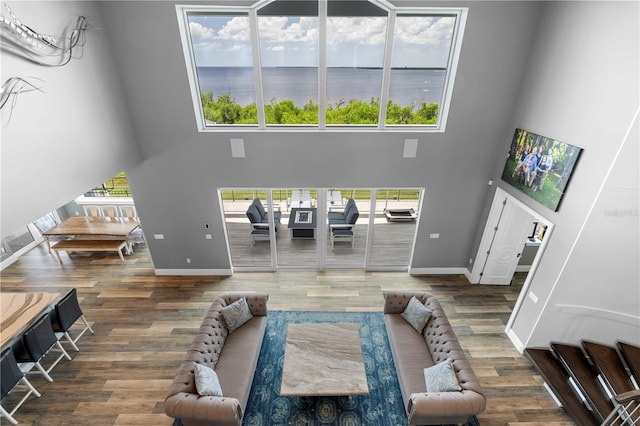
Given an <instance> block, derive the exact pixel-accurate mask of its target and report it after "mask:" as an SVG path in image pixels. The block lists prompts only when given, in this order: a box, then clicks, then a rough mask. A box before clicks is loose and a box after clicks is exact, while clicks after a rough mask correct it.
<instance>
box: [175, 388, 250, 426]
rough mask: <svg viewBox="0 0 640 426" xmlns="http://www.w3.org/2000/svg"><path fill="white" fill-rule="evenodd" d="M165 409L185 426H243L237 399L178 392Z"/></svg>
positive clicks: (240, 408)
mask: <svg viewBox="0 0 640 426" xmlns="http://www.w3.org/2000/svg"><path fill="white" fill-rule="evenodd" d="M164 409H165V412H166V413H167V415H169V416H170V417H173V418H174V419H181V420H182V423H183V424H184V425H185V426H191V425H211V424H215V425H223V426H227V425H229V426H231V425H237V426H240V425H241V424H242V407H241V406H240V402H239V401H238V400H237V399H236V398H226V397H223V396H222V397H221V396H199V395H197V394H193V393H187V392H178V393H176V394H174V395H171V396H169V397H168V398H167V399H166V400H165V402H164Z"/></svg>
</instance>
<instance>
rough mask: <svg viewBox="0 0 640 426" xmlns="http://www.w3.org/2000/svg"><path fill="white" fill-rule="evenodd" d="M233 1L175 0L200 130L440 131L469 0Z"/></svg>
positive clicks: (444, 121)
mask: <svg viewBox="0 0 640 426" xmlns="http://www.w3.org/2000/svg"><path fill="white" fill-rule="evenodd" d="M226 4H227V5H226V6H223V5H212V6H208V5H207V6H180V5H178V6H176V9H177V13H178V22H179V26H180V29H181V36H182V41H183V48H184V52H185V59H186V63H187V72H188V75H189V81H190V84H191V91H192V98H193V104H194V110H195V114H196V121H197V124H198V127H199V129H200V130H201V131H208V130H215V129H221V128H222V129H229V128H238V127H244V128H256V129H271V128H276V129H282V128H296V129H299V128H319V129H331V128H339V129H343V128H356V129H362V128H372V129H380V130H383V129H390V128H391V129H398V128H410V129H411V130H412V131H413V130H427V131H429V130H432V131H444V129H445V125H446V118H447V114H448V109H449V105H450V100H451V94H452V92H453V82H454V78H455V71H456V65H457V60H458V55H459V51H460V47H461V44H462V34H463V32H464V25H465V20H466V13H467V11H466V9H465V8H453V9H452V8H433V7H412V8H406V7H398V6H396V5H394V3H393V2H392V1H390V0H318V1H310V0H260V1H256V2H251V1H248V2H244V3H243V4H244V6H235V5H232V6H229V2H226ZM247 4H249V5H248V6H247Z"/></svg>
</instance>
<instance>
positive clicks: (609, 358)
mask: <svg viewBox="0 0 640 426" xmlns="http://www.w3.org/2000/svg"><path fill="white" fill-rule="evenodd" d="M582 347H583V348H584V349H585V350H586V352H587V355H589V358H591V362H592V363H593V365H594V366H595V367H596V369H597V370H598V372H599V373H600V374H601V375H602V377H603V378H604V379H605V381H606V382H607V383H608V384H609V386H610V387H611V390H612V391H613V393H614V394H615V395H618V394H621V393H624V392H628V391H630V390H633V389H635V388H634V387H633V382H632V381H631V378H630V377H629V375H628V374H627V370H626V369H625V367H624V364H622V358H620V355H618V351H617V350H616V349H615V348H613V347H611V346H606V345H602V344H600V343H595V342H590V341H587V340H583V341H582Z"/></svg>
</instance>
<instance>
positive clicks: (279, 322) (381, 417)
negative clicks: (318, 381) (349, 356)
mask: <svg viewBox="0 0 640 426" xmlns="http://www.w3.org/2000/svg"><path fill="white" fill-rule="evenodd" d="M321 322H349V323H357V324H359V325H360V339H361V343H362V355H363V359H364V364H365V371H366V374H367V382H368V385H369V395H362V396H352V397H317V398H297V397H280V396H279V393H280V379H281V377H282V363H283V360H284V347H285V340H286V331H287V325H288V324H300V323H321ZM313 367H314V366H312V365H310V366H309V368H313ZM180 424H181V422H179V421H178V420H177V421H176V422H174V426H179V425H180ZM406 424H407V415H406V412H405V409H404V406H403V402H402V394H401V393H400V386H399V385H398V379H397V376H396V370H395V366H394V363H393V357H392V355H391V349H390V347H389V341H388V339H387V332H386V328H385V326H384V320H383V316H382V312H308V311H305V312H294V311H269V314H268V319H267V330H266V332H265V336H264V341H263V343H262V348H261V350H260V357H259V359H258V366H257V369H256V373H255V376H254V379H253V386H252V387H251V394H250V395H249V401H248V403H247V407H246V410H245V415H244V421H243V425H246V426H267V425H274V426H275V425H278V426H285V425H287V426H288V425H296V426H298V425H299V426H302V425H305V426H311V425H318V426H320V425H322V426H325V425H326V426H332V425H335V426H338V425H340V426H364V425H367V426H368V425H371V426H401V425H406ZM466 425H467V426H476V425H479V423H478V420H477V419H476V417H475V416H472V417H470V418H469V420H468V421H467V423H466Z"/></svg>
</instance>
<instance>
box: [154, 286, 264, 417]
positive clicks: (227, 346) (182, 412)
mask: <svg viewBox="0 0 640 426" xmlns="http://www.w3.org/2000/svg"><path fill="white" fill-rule="evenodd" d="M242 297H245V298H246V299H247V304H248V305H249V309H250V310H251V313H252V314H253V318H252V319H250V320H249V321H248V322H247V323H245V324H244V325H242V326H241V327H240V328H238V329H237V330H235V331H234V332H233V333H228V332H227V328H226V325H225V323H224V318H223V317H222V314H221V313H220V309H221V308H223V307H224V306H227V305H229V304H231V303H233V302H235V301H236V300H238V299H240V298H242ZM268 298H269V295H268V294H266V293H227V294H223V295H220V296H218V297H216V298H215V299H214V300H213V303H212V305H211V308H210V309H209V311H208V312H207V314H206V315H205V317H204V320H203V321H202V325H201V326H200V329H199V330H198V334H197V335H196V336H195V338H194V339H193V342H192V343H191V346H190V347H189V350H188V351H187V354H186V358H185V360H184V362H183V363H182V364H181V365H180V367H179V369H178V372H177V373H176V375H175V377H174V379H173V382H172V383H171V386H170V387H169V392H168V395H167V398H166V400H165V403H164V408H165V412H166V413H167V415H168V416H170V417H173V418H176V419H180V420H181V421H182V424H183V425H184V426H194V425H225V426H226V425H241V424H242V417H243V414H244V409H245V407H246V405H247V400H248V399H249V391H250V390H251V383H252V382H253V375H254V373H255V369H256V365H257V363H258V356H259V354H260V346H261V345H262V338H263V337H264V331H265V329H266V326H267V300H268ZM196 363H200V364H205V365H207V366H208V367H211V368H213V369H214V370H215V371H216V373H217V375H218V379H219V380H220V385H221V387H222V393H223V395H224V396H222V397H217V396H199V395H198V393H197V391H196V386H195V379H194V374H193V371H194V368H195V364H196Z"/></svg>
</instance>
